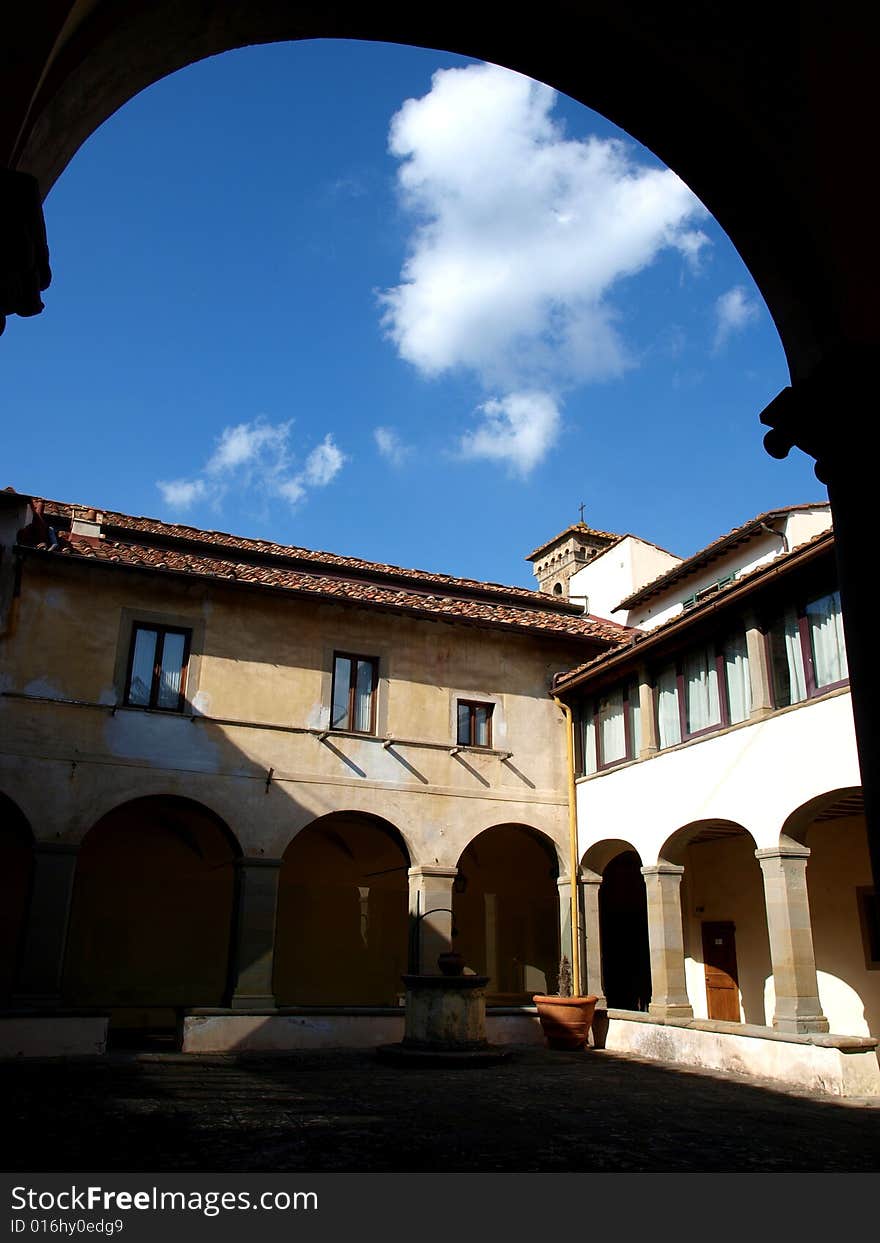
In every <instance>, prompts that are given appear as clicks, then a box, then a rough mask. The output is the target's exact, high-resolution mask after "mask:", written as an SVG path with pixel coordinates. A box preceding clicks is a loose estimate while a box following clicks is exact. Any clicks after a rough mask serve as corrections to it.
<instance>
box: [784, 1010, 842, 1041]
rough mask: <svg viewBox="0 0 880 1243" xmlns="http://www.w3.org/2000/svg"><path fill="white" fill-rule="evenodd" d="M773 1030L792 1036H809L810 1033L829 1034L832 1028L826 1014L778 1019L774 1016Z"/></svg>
mask: <svg viewBox="0 0 880 1243" xmlns="http://www.w3.org/2000/svg"><path fill="white" fill-rule="evenodd" d="M773 1030H774V1031H777V1032H787V1033H788V1034H789V1035H792V1036H807V1035H809V1033H810V1032H816V1033H821V1032H828V1031H830V1030H831V1026H830V1024H829V1022H828V1020H827V1019H826V1017H825V1015H824V1014H801V1015H798V1016H797V1017H796V1018H777V1017H776V1016H775V1015H774V1017H773Z"/></svg>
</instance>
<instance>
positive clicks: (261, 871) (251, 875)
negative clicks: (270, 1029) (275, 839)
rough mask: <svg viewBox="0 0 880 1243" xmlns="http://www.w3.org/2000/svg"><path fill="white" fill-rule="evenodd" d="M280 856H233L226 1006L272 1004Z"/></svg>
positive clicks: (263, 1006)
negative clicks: (231, 914)
mask: <svg viewBox="0 0 880 1243" xmlns="http://www.w3.org/2000/svg"><path fill="white" fill-rule="evenodd" d="M280 870H281V860H280V859H236V860H235V909H234V912H233V916H232V944H231V945H230V953H229V1001H228V1004H229V1006H230V1007H231V1008H232V1009H234V1010H250V1009H254V1010H264V1009H267V1008H274V1007H275V1004H276V1002H275V994H274V992H273V989H272V972H273V969H274V966H275V919H276V916H277V913H278V878H279V874H280Z"/></svg>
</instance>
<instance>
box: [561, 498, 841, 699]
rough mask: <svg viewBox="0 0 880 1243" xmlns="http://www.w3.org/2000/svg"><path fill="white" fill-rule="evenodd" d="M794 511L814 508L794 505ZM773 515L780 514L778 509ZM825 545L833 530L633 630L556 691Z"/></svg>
mask: <svg viewBox="0 0 880 1243" xmlns="http://www.w3.org/2000/svg"><path fill="white" fill-rule="evenodd" d="M792 508H812V506H792ZM772 512H774V513H775V512H778V511H776V510H774V511H772ZM823 544H827V545H828V547H829V548H831V547H833V545H834V532H833V530H827V531H819V532H818V533H817V534H816V535H814V536H812V537H811V538H810V539H808V540H805V541H804V543H803V544H798V546H797V547H796V548H792V549H790V550H789V551H788V552H780V553H778V554H777V555H776V556H775V557H773V559H772V560H771V561H765V562H764V564H763V565H758V566H755V568H754V569H752V570H749V571H748V572H747V573H745V574H741V575H740V577H739V578H736V579H734V580H733V581H732V582H730V583H726V584H725V585H724V586H723V587H721V588H720V589H719V590H718V591H717V592H715V593H714V594H713V595H711V596H709V597H707V598H706V599H705V600H704V601H703V602H702V603H701V604H698V605H696V606H695V607H694V608H691V609H688V610H687V611H685V612H681V613H676V614H675V615H674V616H673V617H670V618H669V620H668V621H665V622H663V623H662V625H660V626H655V627H654V629H653V630H637V629H635V628H634V629H632V630H631V631H630V632H629V636H628V641H624V643H622V644H621V643H618V644H617V645H616V646H615V647H614V648H613V649H611V650H608V651H605V652H600V653H599V654H598V655H597V656H591V657H590V659H589V660H585V661H583V663H582V664H580V665H576V666H575V667H574V669H569V670H568V671H567V672H566V673H562V674H559V675H558V676H557V677H556V679H555V682H554V691H563V690H569V689H571V687H572V686H574V685H576V684H577V683H579V682H580V681H582V679H583V675H584V674H586V673H592V672H594V671H595V670H597V669H599V668H601V667H602V666H603V665H605V664H607V663H610V662H611V660H612V659H615V658H620V657H622V656H624V655H625V651H624V649H626V650H627V651H632V650H634V649H636V648H639V649H641V648H643V647H644V646H645V644H646V643H647V642H648V641H649V640H650V641H651V643H652V644H653V643H654V641H655V640H659V639H662V638H663V637H664V636H665V635H666V634H667V633H668V632H669V631H672V630H674V629H675V628H676V627H681V626H683V625H687V624H688V623H690V622H691V620H693V621H698V620H699V619H700V618H701V617H703V616H705V615H706V614H707V613H709V612H712V611H714V610H715V609H716V608H717V607H718V605H719V603H723V602H724V600H725V598H726V597H728V596H731V595H733V594H734V593H735V592H736V593H738V592H739V591H740V590H741V589H742V587H743V586H744V585H746V586H755V587H757V586H759V585H760V583H759V581H758V580H760V579H761V578H766V577H769V576H770V575H771V574H773V573H774V572H775V571H777V570H778V569H779V568H780V566H781V565H783V564H786V565H787V564H789V563H791V564H794V563H795V562H796V561H798V560H804V559H805V558H806V557H809V556H811V555H812V554H813V553H815V552H818V551H821V547H822V545H823Z"/></svg>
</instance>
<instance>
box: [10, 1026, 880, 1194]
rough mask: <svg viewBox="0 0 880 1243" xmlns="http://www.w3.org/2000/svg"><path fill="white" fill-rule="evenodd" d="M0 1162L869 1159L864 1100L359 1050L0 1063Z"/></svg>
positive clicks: (324, 1164) (683, 1164)
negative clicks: (466, 1064)
mask: <svg viewBox="0 0 880 1243" xmlns="http://www.w3.org/2000/svg"><path fill="white" fill-rule="evenodd" d="M0 1096H2V1097H3V1099H4V1100H5V1101H6V1104H7V1111H6V1112H7V1120H8V1121H7V1125H6V1127H5V1128H4V1137H3V1148H4V1150H5V1151H2V1152H0V1162H2V1168H3V1169H4V1170H6V1171H8V1172H13V1171H18V1170H22V1171H23V1170H29V1171H36V1172H56V1171H65V1172H74V1171H80V1172H82V1171H93V1172H102V1173H108V1172H136V1171H150V1172H180V1171H199V1172H227V1171H230V1172H232V1171H234V1172H261V1173H270V1172H272V1173H283V1172H296V1171H307V1172H313V1173H316V1172H322V1171H325V1172H350V1173H360V1172H396V1173H402V1172H430V1171H451V1172H490V1173H491V1172H504V1171H506V1172H560V1173H562V1172H578V1173H579V1172H584V1173H588V1172H614V1171H618V1172H635V1171H673V1172H689V1171H724V1172H729V1171H748V1172H757V1171H768V1172H784V1171H852V1172H869V1171H876V1170H877V1169H878V1167H880V1102H877V1103H876V1104H873V1105H872V1104H867V1103H864V1102H863V1103H861V1104H857V1103H843V1102H837V1101H835V1100H834V1099H833V1098H830V1097H819V1096H810V1097H806V1096H798V1095H794V1094H791V1093H786V1092H780V1091H777V1090H773V1089H772V1088H771V1087H767V1086H764V1085H763V1084H761V1083H758V1082H757V1081H754V1080H751V1081H749V1080H745V1079H742V1080H741V1079H738V1078H733V1077H730V1076H728V1077H722V1076H718V1075H714V1074H710V1073H706V1072H691V1071H684V1070H680V1069H672V1068H670V1067H668V1066H657V1065H654V1064H648V1063H645V1062H639V1061H637V1060H635V1059H633V1058H630V1057H621V1056H619V1055H614V1054H609V1053H605V1052H602V1053H596V1052H590V1053H586V1054H581V1053H549V1052H547V1051H546V1050H544V1049H540V1048H535V1047H518V1048H516V1049H515V1050H514V1055H513V1056H512V1058H511V1059H510V1060H509V1061H508V1062H506V1063H504V1064H502V1065H500V1066H495V1067H491V1068H484V1069H479V1070H463V1069H452V1070H445V1069H434V1070H429V1069H426V1068H416V1069H409V1068H407V1069H397V1068H394V1067H388V1066H383V1065H380V1064H379V1063H378V1062H377V1060H376V1059H375V1057H374V1055H373V1054H372V1053H371V1052H370V1051H367V1050H326V1051H320V1052H299V1053H293V1054H287V1055H283V1056H275V1057H271V1058H269V1057H262V1056H256V1055H237V1056H223V1057H219V1056H214V1057H193V1056H184V1055H144V1054H142V1055H139V1056H133V1055H130V1056H128V1057H126V1056H123V1055H116V1056H114V1057H111V1058H107V1059H101V1060H97V1059H95V1060H90V1061H86V1060H81V1061H71V1062H60V1061H33V1062H29V1063H18V1064H12V1063H5V1064H3V1065H2V1066H0Z"/></svg>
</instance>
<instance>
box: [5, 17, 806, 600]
mask: <svg viewBox="0 0 880 1243" xmlns="http://www.w3.org/2000/svg"><path fill="white" fill-rule="evenodd" d="M407 101H409V102H407ZM45 212H46V221H47V227H48V232H49V241H50V247H51V251H52V267H53V272H54V281H53V284H52V286H51V287H50V289H49V290H48V291H47V293H46V295H45V301H46V310H45V311H44V312H43V314H42V315H41V316H39V317H37V318H35V319H31V320H19V319H17V318H15V317H13V318H12V319H11V320H10V321H9V323H8V326H7V330H6V334H5V335H4V337H3V339H2V341H0V366H2V369H3V375H4V379H3V397H2V402H3V406H4V408H5V409H4V414H5V418H4V443H5V449H6V456H5V466H6V469H5V472H4V475H5V478H3V479H2V480H0V486H6V485H7V484H10V485H12V486H13V487H15V488H16V489H18V490H20V491H25V492H33V493H37V494H40V495H43V496H49V497H54V498H58V499H64V500H71V501H75V502H82V503H87V504H94V505H99V506H104V507H106V508H112V509H120V510H123V511H126V512H129V513H135V514H147V515H151V516H154V517H160V518H163V519H165V520H168V521H183V522H188V523H192V524H193V525H196V526H203V527H208V528H214V529H218V530H226V531H235V532H238V533H241V534H247V535H256V536H262V537H265V538H269V539H276V540H279V541H281V542H285V543H294V544H300V545H304V546H306V547H310V548H324V549H330V550H333V551H337V552H342V553H347V554H351V555H356V556H362V557H367V558H370V559H373V560H380V561H390V562H393V563H396V564H402V565H411V566H419V567H423V568H426V569H431V570H445V571H447V572H451V573H459V574H463V575H469V576H473V577H478V578H485V579H489V580H492V581H496V582H510V583H523V584H526V585H529V586H531V585H533V581H534V580H533V579H532V577H531V567H530V566H529V565H527V564H526V563H525V562H524V561H523V557H524V556H525V555H526V554H527V553H528V552H530V551H531V550H532V548H534V547H535V546H537V545H538V544H540V543H542V542H544V541H545V540H546V539H548V538H550V537H551V536H552V535H554V534H555V533H556V532H557V531H559V530H561V529H563V528H564V527H565V526H567V525H569V524H570V523H571V522H573V521H576V520H577V518H578V506H579V505H580V503H581V502H583V503H584V504H585V506H586V510H585V515H586V520H587V521H588V522H590V523H591V524H592V525H594V526H596V527H598V528H600V529H603V530H610V531H631V532H634V533H635V534H639V535H642V536H644V537H645V538H647V539H650V540H653V541H654V542H655V543H658V544H661V545H662V546H664V547H667V548H669V549H670V550H671V551H673V552H676V553H679V554H682V555H685V554H687V553H689V552H692V551H694V550H695V549H696V548H698V547H700V546H702V545H703V544H705V543H707V542H708V541H709V540H711V539H713V538H714V537H715V536H716V535H718V534H720V533H722V532H723V531H726V530H728V529H729V528H731V527H732V526H736V525H738V524H739V523H740V522H742V521H745V520H746V519H747V518H749V517H751V516H752V515H753V514H756V513H758V512H760V511H762V510H764V509H769V508H773V507H774V506H776V505H780V504H787V503H797V502H802V501H807V500H813V499H825V490H824V488H823V487H822V486H821V485H820V484H819V483H818V482H817V481H816V479H815V477H814V475H813V473H812V463H811V461H810V460H809V459H808V458H807V457H805V456H804V455H803V454H800V453H798V452H797V451H795V453H793V454H792V456H791V458H790V459H789V460H787V461H785V462H782V463H779V462H774V461H773V460H771V459H770V458H769V457H768V456H767V455H766V453H765V452H764V450H763V448H762V444H761V438H762V433H763V429H762V428H761V426H760V424H759V423H758V420H757V416H758V414H759V412H760V410H761V409H762V408H763V406H764V405H765V404H766V403H767V402H768V401H769V400H770V399H771V398H772V397H773V396H775V394H776V393H777V392H778V391H779V389H780V388H782V387H783V386H784V385H785V384H786V383H787V382H788V373H787V369H786V367H785V361H784V357H783V353H782V348H781V345H780V343H779V339H778V336H777V334H776V330H775V328H774V326H773V324H772V321H771V320H770V317H769V315H768V313H767V310H766V308H765V306H764V303H763V301H762V300H761V297H760V295H759V294H758V292H757V290H756V288H755V286H754V283H753V281H752V280H751V277H750V276H749V274H748V272H747V270H746V269H745V267H744V265H743V263H742V261H741V260H740V259H739V256H738V255H737V253H736V251H735V250H734V249H733V247H732V245H731V244H730V242H729V241H728V239H727V238H726V236H725V235H724V234H723V233H722V231H721V229H720V228H719V227H718V226H717V225H716V224H715V222H714V220H713V219H712V218H711V217H710V216H709V215H708V213H706V212H705V210H704V209H702V207H701V205H700V204H699V203H697V202H696V200H695V199H694V198H693V196H692V195H691V194H690V192H689V191H688V190H687V188H686V187H684V186H683V185H682V183H681V182H679V181H678V179H677V178H676V177H675V176H674V175H673V174H671V173H669V172H668V171H667V170H664V169H663V166H662V165H661V164H660V163H659V161H657V160H656V158H655V157H653V156H652V155H651V154H650V153H649V152H647V151H645V150H644V148H641V147H639V146H638V144H636V143H635V142H634V141H633V140H632V139H630V138H629V137H628V136H627V135H625V134H623V133H622V132H621V131H619V130H617V129H616V128H615V127H614V126H612V125H611V124H610V123H609V122H607V121H605V120H604V119H603V118H602V117H600V116H598V115H597V114H595V113H592V112H589V111H587V110H586V109H585V108H583V107H582V106H581V105H580V104H576V103H574V102H573V101H571V100H569V99H566V98H565V97H562V96H554V95H553V94H552V93H550V92H548V91H547V89H546V88H542V87H537V86H533V85H531V84H529V83H528V82H527V80H525V79H522V78H519V77H518V76H517V75H511V74H509V73H507V71H501V70H498V69H496V68H494V67H491V66H483V65H480V64H479V63H477V62H471V61H468V60H465V59H464V58H461V57H458V56H451V55H448V54H446V53H441V52H435V51H430V50H425V49H414V48H401V47H394V46H388V45H381V44H367V43H346V42H333V41H312V42H305V43H298V44H282V45H275V46H271V47H262V48H249V49H243V50H241V51H238V52H233V53H228V54H226V55H224V56H221V57H216V58H214V59H212V60H209V61H205V62H202V63H201V64H198V65H194V66H191V67H189V68H188V69H185V70H183V71H181V72H179V73H177V74H174V75H173V76H171V77H170V78H167V79H165V80H164V81H162V82H159V83H157V84H156V85H155V86H153V87H151V88H150V89H149V90H147V91H145V92H143V93H142V94H141V95H139V96H138V97H137V98H135V99H134V100H132V101H131V103H129V104H128V105H127V106H126V107H124V108H123V109H121V110H120V111H119V112H118V113H117V114H116V115H115V116H113V117H111V118H110V120H109V121H108V122H107V123H106V124H105V125H104V126H103V127H102V128H101V129H100V130H99V131H98V132H97V133H96V134H95V135H93V137H92V138H91V139H90V140H89V141H88V142H87V143H86V144H85V146H84V147H83V148H82V149H81V150H80V152H79V153H78V155H77V156H76V157H75V159H74V160H73V162H72V163H71V165H70V166H69V168H68V169H67V170H66V172H65V173H64V174H63V175H62V177H61V178H60V180H59V182H58V183H57V185H56V186H55V187H54V189H53V190H52V192H51V194H50V195H49V197H48V199H47V201H46V205H45Z"/></svg>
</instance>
